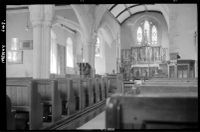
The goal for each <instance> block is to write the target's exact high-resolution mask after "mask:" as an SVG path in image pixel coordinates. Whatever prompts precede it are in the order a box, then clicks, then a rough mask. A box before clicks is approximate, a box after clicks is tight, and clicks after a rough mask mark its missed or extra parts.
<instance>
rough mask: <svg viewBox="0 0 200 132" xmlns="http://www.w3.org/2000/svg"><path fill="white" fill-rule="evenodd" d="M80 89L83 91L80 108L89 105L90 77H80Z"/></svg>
mask: <svg viewBox="0 0 200 132" xmlns="http://www.w3.org/2000/svg"><path fill="white" fill-rule="evenodd" d="M81 91H82V92H83V96H84V98H82V100H81V101H82V108H83V109H84V108H86V107H88V106H90V100H91V99H90V98H91V96H90V95H91V86H90V79H89V78H83V79H81Z"/></svg>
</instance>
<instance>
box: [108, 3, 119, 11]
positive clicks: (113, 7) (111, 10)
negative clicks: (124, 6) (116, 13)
mask: <svg viewBox="0 0 200 132" xmlns="http://www.w3.org/2000/svg"><path fill="white" fill-rule="evenodd" d="M117 5H118V4H114V5H113V6H112V7H111V8H110V9H109V11H110V12H111V11H112V9H113V8H114V7H115V6H117Z"/></svg>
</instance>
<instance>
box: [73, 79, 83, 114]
mask: <svg viewBox="0 0 200 132" xmlns="http://www.w3.org/2000/svg"><path fill="white" fill-rule="evenodd" d="M71 79H72V86H73V90H74V98H75V110H76V111H79V110H81V109H82V104H81V99H82V98H83V93H82V90H81V79H80V78H71Z"/></svg>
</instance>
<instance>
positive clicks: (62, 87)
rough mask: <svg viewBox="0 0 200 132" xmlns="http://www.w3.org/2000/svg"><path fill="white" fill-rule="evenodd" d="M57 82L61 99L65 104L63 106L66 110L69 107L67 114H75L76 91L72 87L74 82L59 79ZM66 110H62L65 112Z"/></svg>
mask: <svg viewBox="0 0 200 132" xmlns="http://www.w3.org/2000/svg"><path fill="white" fill-rule="evenodd" d="M57 80H58V90H59V93H60V97H61V100H62V101H63V102H62V103H64V105H62V106H63V107H65V108H66V107H67V108H66V109H67V114H69V115H71V114H73V113H74V112H75V99H74V97H73V95H74V91H73V87H72V80H71V79H67V78H57ZM66 105H67V106H66ZM65 108H62V109H63V111H64V110H65ZM63 113H64V112H63Z"/></svg>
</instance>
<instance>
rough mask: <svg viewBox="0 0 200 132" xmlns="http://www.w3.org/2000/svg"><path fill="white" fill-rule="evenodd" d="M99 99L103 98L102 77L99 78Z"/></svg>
mask: <svg viewBox="0 0 200 132" xmlns="http://www.w3.org/2000/svg"><path fill="white" fill-rule="evenodd" d="M97 85H98V87H97V88H98V95H99V101H102V100H103V83H102V78H97Z"/></svg>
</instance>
